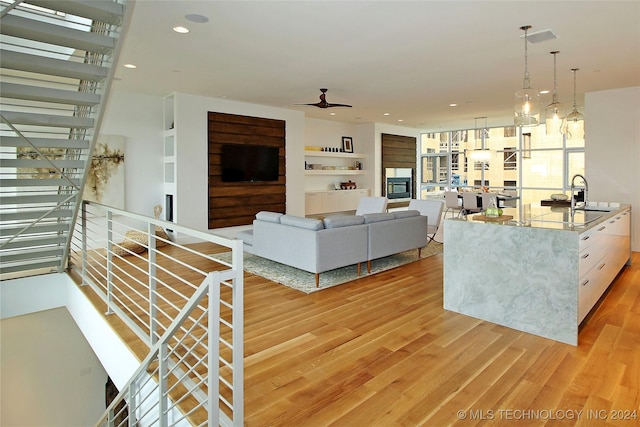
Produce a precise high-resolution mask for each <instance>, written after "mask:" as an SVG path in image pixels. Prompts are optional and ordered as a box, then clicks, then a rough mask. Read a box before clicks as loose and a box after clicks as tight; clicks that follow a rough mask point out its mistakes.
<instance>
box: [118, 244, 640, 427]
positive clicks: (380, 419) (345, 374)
mask: <svg viewBox="0 0 640 427" xmlns="http://www.w3.org/2000/svg"><path fill="white" fill-rule="evenodd" d="M639 271H640V253H638V252H636V253H633V264H632V265H631V266H627V267H626V268H625V269H624V270H623V272H622V273H621V274H620V275H619V276H618V278H617V279H616V281H615V282H614V284H613V285H612V286H611V287H610V290H609V292H608V293H607V294H606V295H605V296H604V297H603V299H602V301H601V303H600V306H599V307H598V308H597V309H596V310H595V311H594V312H593V313H592V314H591V315H590V317H588V319H587V321H586V323H585V324H584V326H583V328H582V329H581V332H580V336H579V341H580V343H579V345H578V346H577V347H573V346H570V345H566V344H562V343H558V342H555V341H551V340H548V339H545V338H540V337H536V336H533V335H529V334H526V333H521V332H518V331H514V330H511V329H508V328H505V327H501V326H497V325H494V324H491V323H488V322H484V321H480V320H477V319H474V318H471V317H467V316H464V315H460V314H456V313H453V312H449V311H445V310H444V309H443V308H442V283H443V277H442V255H436V256H432V257H429V258H426V259H423V260H420V261H418V262H415V263H412V264H409V265H406V266H403V267H400V268H397V269H394V270H390V271H386V272H383V273H379V274H376V275H374V276H371V277H364V278H361V279H359V280H357V281H354V282H352V283H349V284H345V285H342V286H338V287H334V288H331V289H327V290H323V291H320V292H316V293H314V294H310V295H305V294H302V293H300V292H297V291H294V290H292V289H289V288H287V287H284V286H281V285H278V284H276V283H273V282H269V281H267V280H266V279H263V278H261V277H258V276H254V275H251V274H248V273H247V274H246V275H245V425H247V426H305V427H306V426H385V427H386V426H450V425H451V426H458V425H459V426H480V425H491V426H513V425H523V426H525V425H526V426H529V425H535V426H554V425H563V426H564V425H582V426H640V272H639ZM131 337H132V334H128V340H129V341H131V342H132V346H135V343H134V342H133V341H135V337H133V341H132V340H131ZM620 418H622V419H620Z"/></svg>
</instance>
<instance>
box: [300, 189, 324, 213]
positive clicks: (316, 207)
mask: <svg viewBox="0 0 640 427" xmlns="http://www.w3.org/2000/svg"><path fill="white" fill-rule="evenodd" d="M304 203H305V213H306V214H307V215H313V214H318V213H321V212H322V200H321V198H320V193H306V194H305V195H304Z"/></svg>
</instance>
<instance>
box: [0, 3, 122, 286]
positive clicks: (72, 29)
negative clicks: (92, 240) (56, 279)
mask: <svg viewBox="0 0 640 427" xmlns="http://www.w3.org/2000/svg"><path fill="white" fill-rule="evenodd" d="M128 6H132V2H126V0H120V1H118V0H114V1H111V0H30V1H11V0H0V35H1V45H0V78H1V80H0V178H1V179H0V279H2V280H4V279H8V278H14V277H26V276H31V275H35V274H43V273H49V272H61V271H63V270H64V269H65V268H66V267H67V258H68V253H69V248H70V239H71V234H72V233H71V230H72V229H73V225H74V223H75V218H76V216H77V213H78V209H79V206H80V203H81V200H82V193H83V188H84V186H85V182H86V178H87V173H88V171H89V168H90V165H91V157H92V152H93V148H94V145H95V141H96V138H97V135H98V132H99V127H100V121H101V118H102V113H103V105H105V103H106V98H107V95H108V93H109V88H110V84H111V80H112V79H113V74H114V69H113V67H114V66H115V64H116V63H117V54H118V50H119V49H118V46H119V45H120V44H121V42H122V40H123V37H122V36H123V32H124V29H125V28H126V26H127V23H128V20H129V16H130V15H131V9H133V8H132V7H128Z"/></svg>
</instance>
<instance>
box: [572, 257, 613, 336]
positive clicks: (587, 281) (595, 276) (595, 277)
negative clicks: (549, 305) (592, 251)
mask: <svg viewBox="0 0 640 427" xmlns="http://www.w3.org/2000/svg"><path fill="white" fill-rule="evenodd" d="M606 271H607V264H606V257H605V256H603V257H601V258H600V259H599V260H596V262H595V263H594V266H593V267H592V268H591V269H590V270H589V271H587V273H585V274H584V275H581V276H580V279H579V280H578V323H580V322H581V321H582V319H584V318H585V316H586V315H587V314H588V313H589V311H591V309H592V308H593V306H594V305H595V303H596V302H597V301H598V299H599V298H600V296H602V294H603V292H604V291H605V289H606V288H607V285H608V282H607V281H606V280H605V279H606V278H605V276H606Z"/></svg>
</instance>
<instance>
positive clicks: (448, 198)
mask: <svg viewBox="0 0 640 427" xmlns="http://www.w3.org/2000/svg"><path fill="white" fill-rule="evenodd" d="M444 204H445V206H446V208H447V210H446V211H445V212H444V216H445V218H446V217H447V212H449V211H451V213H452V215H451V216H452V217H453V212H455V211H458V215H457V216H460V213H461V212H462V209H461V206H460V200H459V199H458V193H457V192H456V191H445V192H444Z"/></svg>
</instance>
